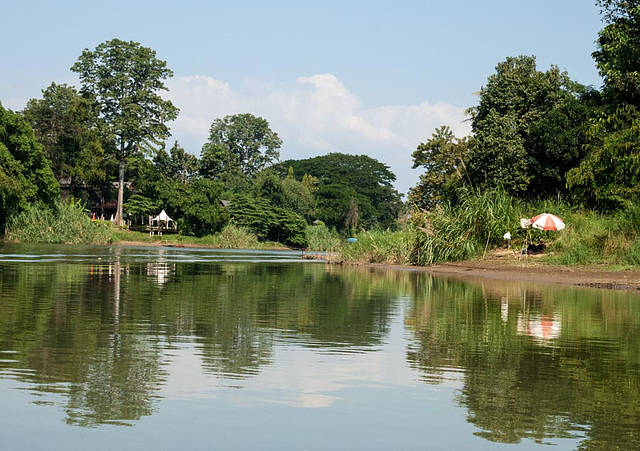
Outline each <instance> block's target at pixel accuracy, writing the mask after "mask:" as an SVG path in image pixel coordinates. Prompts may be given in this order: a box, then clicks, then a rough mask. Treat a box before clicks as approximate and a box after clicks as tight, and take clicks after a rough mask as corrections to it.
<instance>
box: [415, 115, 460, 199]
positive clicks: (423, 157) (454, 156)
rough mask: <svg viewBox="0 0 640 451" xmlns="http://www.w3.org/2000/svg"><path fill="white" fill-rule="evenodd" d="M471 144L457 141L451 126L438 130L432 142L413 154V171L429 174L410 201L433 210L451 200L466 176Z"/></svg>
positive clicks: (421, 178) (424, 175) (421, 144)
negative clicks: (422, 171) (439, 204)
mask: <svg viewBox="0 0 640 451" xmlns="http://www.w3.org/2000/svg"><path fill="white" fill-rule="evenodd" d="M469 146H470V140H468V139H466V138H464V139H456V138H455V137H454V136H453V133H452V132H451V129H450V128H449V127H447V126H443V127H441V128H438V129H436V132H435V133H434V134H433V135H432V136H431V139H430V140H428V141H427V142H426V143H420V145H419V146H418V148H417V149H416V150H415V151H414V152H413V154H412V157H413V169H415V168H418V167H422V168H424V170H425V172H424V173H423V174H422V175H421V176H420V181H419V182H418V184H417V185H416V186H415V187H413V188H411V189H410V191H409V201H410V202H411V203H413V204H415V205H418V206H419V207H421V208H426V209H428V210H431V209H433V208H434V207H435V206H436V205H437V204H438V203H440V202H441V201H442V200H443V199H451V198H452V197H453V195H454V192H455V189H456V188H457V187H459V186H460V185H461V183H463V180H462V179H463V177H464V176H466V168H465V163H464V161H465V160H467V155H468V153H469Z"/></svg>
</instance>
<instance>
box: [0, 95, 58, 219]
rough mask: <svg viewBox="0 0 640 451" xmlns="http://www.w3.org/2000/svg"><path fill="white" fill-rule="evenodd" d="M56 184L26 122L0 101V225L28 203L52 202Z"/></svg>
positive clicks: (41, 150)
mask: <svg viewBox="0 0 640 451" xmlns="http://www.w3.org/2000/svg"><path fill="white" fill-rule="evenodd" d="M59 192H60V186H59V185H58V183H57V181H56V179H55V177H54V175H53V171H52V170H51V163H50V162H49V160H47V158H46V156H45V153H44V148H43V147H42V145H41V144H40V143H39V142H38V141H37V139H36V137H35V135H34V133H33V130H32V129H31V127H30V126H29V124H28V123H27V121H26V120H25V119H24V118H23V117H22V116H21V115H19V114H18V113H14V112H13V111H11V110H7V109H5V108H4V107H3V106H2V104H0V227H2V228H3V229H4V225H5V222H6V220H7V218H8V216H10V215H12V214H16V213H18V212H19V211H21V210H23V209H25V208H26V207H27V206H28V205H29V204H30V203H33V202H36V201H43V202H45V203H49V204H51V203H53V201H54V200H55V199H56V198H57V197H58V195H59Z"/></svg>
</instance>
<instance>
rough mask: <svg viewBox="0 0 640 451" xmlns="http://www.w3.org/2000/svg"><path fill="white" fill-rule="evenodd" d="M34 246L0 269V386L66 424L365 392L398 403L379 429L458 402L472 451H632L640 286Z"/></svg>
mask: <svg viewBox="0 0 640 451" xmlns="http://www.w3.org/2000/svg"><path fill="white" fill-rule="evenodd" d="M30 252H32V253H31V254H29V253H19V252H12V253H11V255H13V256H14V257H12V260H11V261H3V262H0V382H2V381H3V380H5V381H6V380H9V379H12V380H15V381H17V382H19V383H20V384H22V385H21V388H26V389H27V390H28V391H29V392H30V393H31V395H30V396H31V402H35V403H38V404H41V405H42V406H43V407H42V408H43V409H44V408H47V407H48V408H62V409H63V411H64V421H65V422H66V423H67V424H70V425H79V426H89V427H95V426H99V425H102V424H117V425H136V424H139V421H138V420H140V419H142V418H147V419H148V418H150V417H152V416H156V415H154V414H155V413H156V412H159V411H161V410H162V405H163V404H162V403H163V400H165V399H171V400H184V401H185V402H191V401H193V400H212V402H213V403H218V404H220V405H222V404H223V402H224V401H225V400H226V399H228V398H232V399H233V400H234V402H236V403H238V404H239V405H240V407H241V408H242V409H244V410H243V412H245V413H246V412H247V411H248V410H251V411H252V412H254V411H255V412H257V411H260V409H263V410H264V412H265V415H267V413H266V412H268V414H269V415H274V413H273V412H279V414H282V412H283V411H282V410H277V409H282V408H288V409H305V410H307V409H308V410H314V411H323V410H324V411H329V412H334V413H336V415H338V417H340V412H344V411H342V410H340V409H344V408H345V407H344V406H345V405H350V404H356V405H357V406H359V410H358V409H356V410H354V411H349V412H350V414H354V413H357V414H358V415H361V416H363V418H366V417H367V416H366V415H367V414H365V413H364V412H365V411H367V412H368V411H369V410H370V409H371V404H368V403H373V404H374V405H377V403H382V401H381V400H378V399H377V398H373V400H369V399H370V398H369V396H374V395H375V396H380V397H381V399H385V398H384V395H385V394H387V396H388V398H389V399H390V401H388V402H389V405H392V406H397V407H396V408H397V410H395V411H394V415H388V416H389V417H392V416H394V417H395V416H397V418H398V422H397V423H394V420H393V419H391V418H388V419H387V420H386V421H388V430H387V432H386V433H387V434H393V431H394V430H401V427H402V424H406V423H407V421H415V422H417V423H429V422H430V421H431V422H433V421H436V420H439V419H440V416H441V415H442V413H441V412H442V411H443V409H444V407H443V406H444V405H445V404H447V405H448V404H452V405H453V406H455V408H456V409H459V410H461V411H464V412H465V414H466V415H465V418H466V425H467V426H468V427H469V428H471V429H472V431H471V432H469V433H468V437H467V438H466V440H467V443H466V444H467V445H468V447H473V446H475V445H478V442H473V441H472V440H473V439H476V440H479V441H480V442H479V443H484V444H486V440H489V441H491V442H500V443H522V442H523V441H524V442H533V443H538V444H545V443H554V444H558V443H560V442H559V441H561V440H568V443H571V447H574V446H573V445H576V444H579V446H581V447H583V448H585V449H588V448H593V449H602V448H615V447H617V448H620V449H637V448H638V447H640V439H639V437H638V435H637V425H638V424H640V298H639V297H638V295H637V294H635V293H630V292H615V291H602V290H587V289H580V290H578V289H565V288H557V287H552V286H544V285H529V284H521V283H505V282H496V281H490V280H475V281H470V280H465V281H463V280H459V279H454V278H442V277H431V276H430V275H429V274H425V273H419V272H402V271H394V270H378V269H368V268H341V267H337V266H331V265H329V266H327V265H324V264H302V263H299V262H282V261H281V262H271V259H273V258H274V257H275V256H274V255H273V254H269V256H268V259H269V261H261V262H260V263H255V262H238V261H236V260H233V259H232V260H233V263H230V262H228V261H225V262H221V261H216V260H211V259H209V257H207V256H206V255H202V254H204V252H201V251H198V252H196V251H186V252H187V253H186V254H185V255H179V253H178V252H177V251H175V250H171V251H165V250H156V251H155V252H156V253H155V257H153V258H152V255H153V254H152V251H142V250H138V249H135V250H131V249H123V248H100V250H99V251H96V253H95V254H94V256H93V259H92V260H91V261H90V262H87V261H80V260H79V257H78V256H80V255H82V256H83V257H82V258H83V259H85V258H88V257H87V256H89V255H91V250H90V249H86V248H83V249H78V250H77V252H76V253H71V256H70V257H69V259H66V260H65V258H64V255H63V254H62V253H60V252H59V251H58V252H53V251H51V250H45V251H43V252H42V255H45V254H46V255H48V256H49V257H47V258H51V257H50V256H51V255H56V257H55V258H56V259H57V260H56V261H55V262H48V261H43V260H42V259H40V258H39V256H38V255H37V254H36V253H35V252H34V251H30ZM196 254H197V255H196ZM21 255H22V256H24V255H28V258H23V257H20V256H21ZM186 255H192V256H193V255H196V257H194V259H191V260H190V259H188V258H187V257H186ZM15 256H18V257H15ZM1 260H3V258H2V257H0V261H1ZM5 260H7V259H5ZM17 260H19V261H17ZM31 260H38V263H37V264H33V263H31V262H30V261H31ZM201 260H207V261H206V262H204V263H203V262H202V261H201ZM451 391H455V397H454V399H453V400H451V399H449V398H447V396H448V393H450V392H451ZM241 392H242V393H246V394H247V395H246V396H240V395H234V393H241ZM362 393H366V396H365V395H363V394H362ZM436 399H437V402H436V401H435V400H436ZM416 400H418V401H419V402H416ZM407 406H412V407H407ZM436 406H439V407H437V408H436ZM416 409H418V410H416ZM445 410H446V409H445ZM400 412H405V415H406V416H404V417H403V416H401V415H402V414H401V413H400ZM407 412H408V413H407ZM342 415H343V417H340V418H343V419H344V418H351V415H349V416H347V415H344V413H342ZM421 415H422V416H424V418H421ZM329 416H331V415H329ZM353 416H354V417H357V415H353ZM322 418H324V421H329V420H328V419H327V418H328V417H327V416H325V417H322ZM452 418H453V417H452ZM451 421H454V420H451ZM376 424H377V425H378V426H377V427H378V428H381V427H382V426H380V424H378V423H376ZM451 427H452V426H451ZM399 428H400V429H399ZM455 428H456V429H461V428H462V425H460V424H456V426H455ZM375 429H376V427H373V428H372V432H373V431H374V430H375ZM381 430H382V429H381ZM432 433H433V432H432ZM416 434H419V432H418V430H417V429H416V430H411V431H409V432H408V433H407V434H406V435H407V436H409V437H412V436H415V435H416ZM310 447H311V446H310ZM398 447H400V448H402V446H401V445H399V446H398ZM443 447H444V445H443Z"/></svg>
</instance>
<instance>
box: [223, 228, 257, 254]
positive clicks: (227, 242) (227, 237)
mask: <svg viewBox="0 0 640 451" xmlns="http://www.w3.org/2000/svg"><path fill="white" fill-rule="evenodd" d="M216 247H219V248H223V249H255V248H259V247H260V243H259V242H258V237H257V236H256V235H255V234H253V233H251V231H250V230H249V229H247V228H245V227H242V226H239V225H237V224H234V223H232V222H230V223H229V224H227V225H226V226H225V228H224V229H222V231H221V232H220V233H219V234H218V235H216Z"/></svg>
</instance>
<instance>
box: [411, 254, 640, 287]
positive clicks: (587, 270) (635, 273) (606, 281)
mask: <svg viewBox="0 0 640 451" xmlns="http://www.w3.org/2000/svg"><path fill="white" fill-rule="evenodd" d="M403 268H405V269H408V270H415V271H427V272H432V273H437V274H451V275H458V276H468V277H483V278H489V279H502V280H510V281H523V282H541V283H555V284H563V285H575V286H583V287H595V288H609V289H626V290H640V270H621V271H611V270H610V269H609V268H608V267H606V266H604V267H594V266H587V267H580V266H558V265H549V264H545V263H542V262H541V261H540V259H539V258H536V257H528V258H527V257H523V258H521V259H516V258H514V257H513V256H509V255H506V254H504V253H502V254H500V253H495V254H492V255H488V256H487V258H485V259H482V260H473V261H464V262H451V263H445V264H440V265H436V266H429V267H403Z"/></svg>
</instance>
